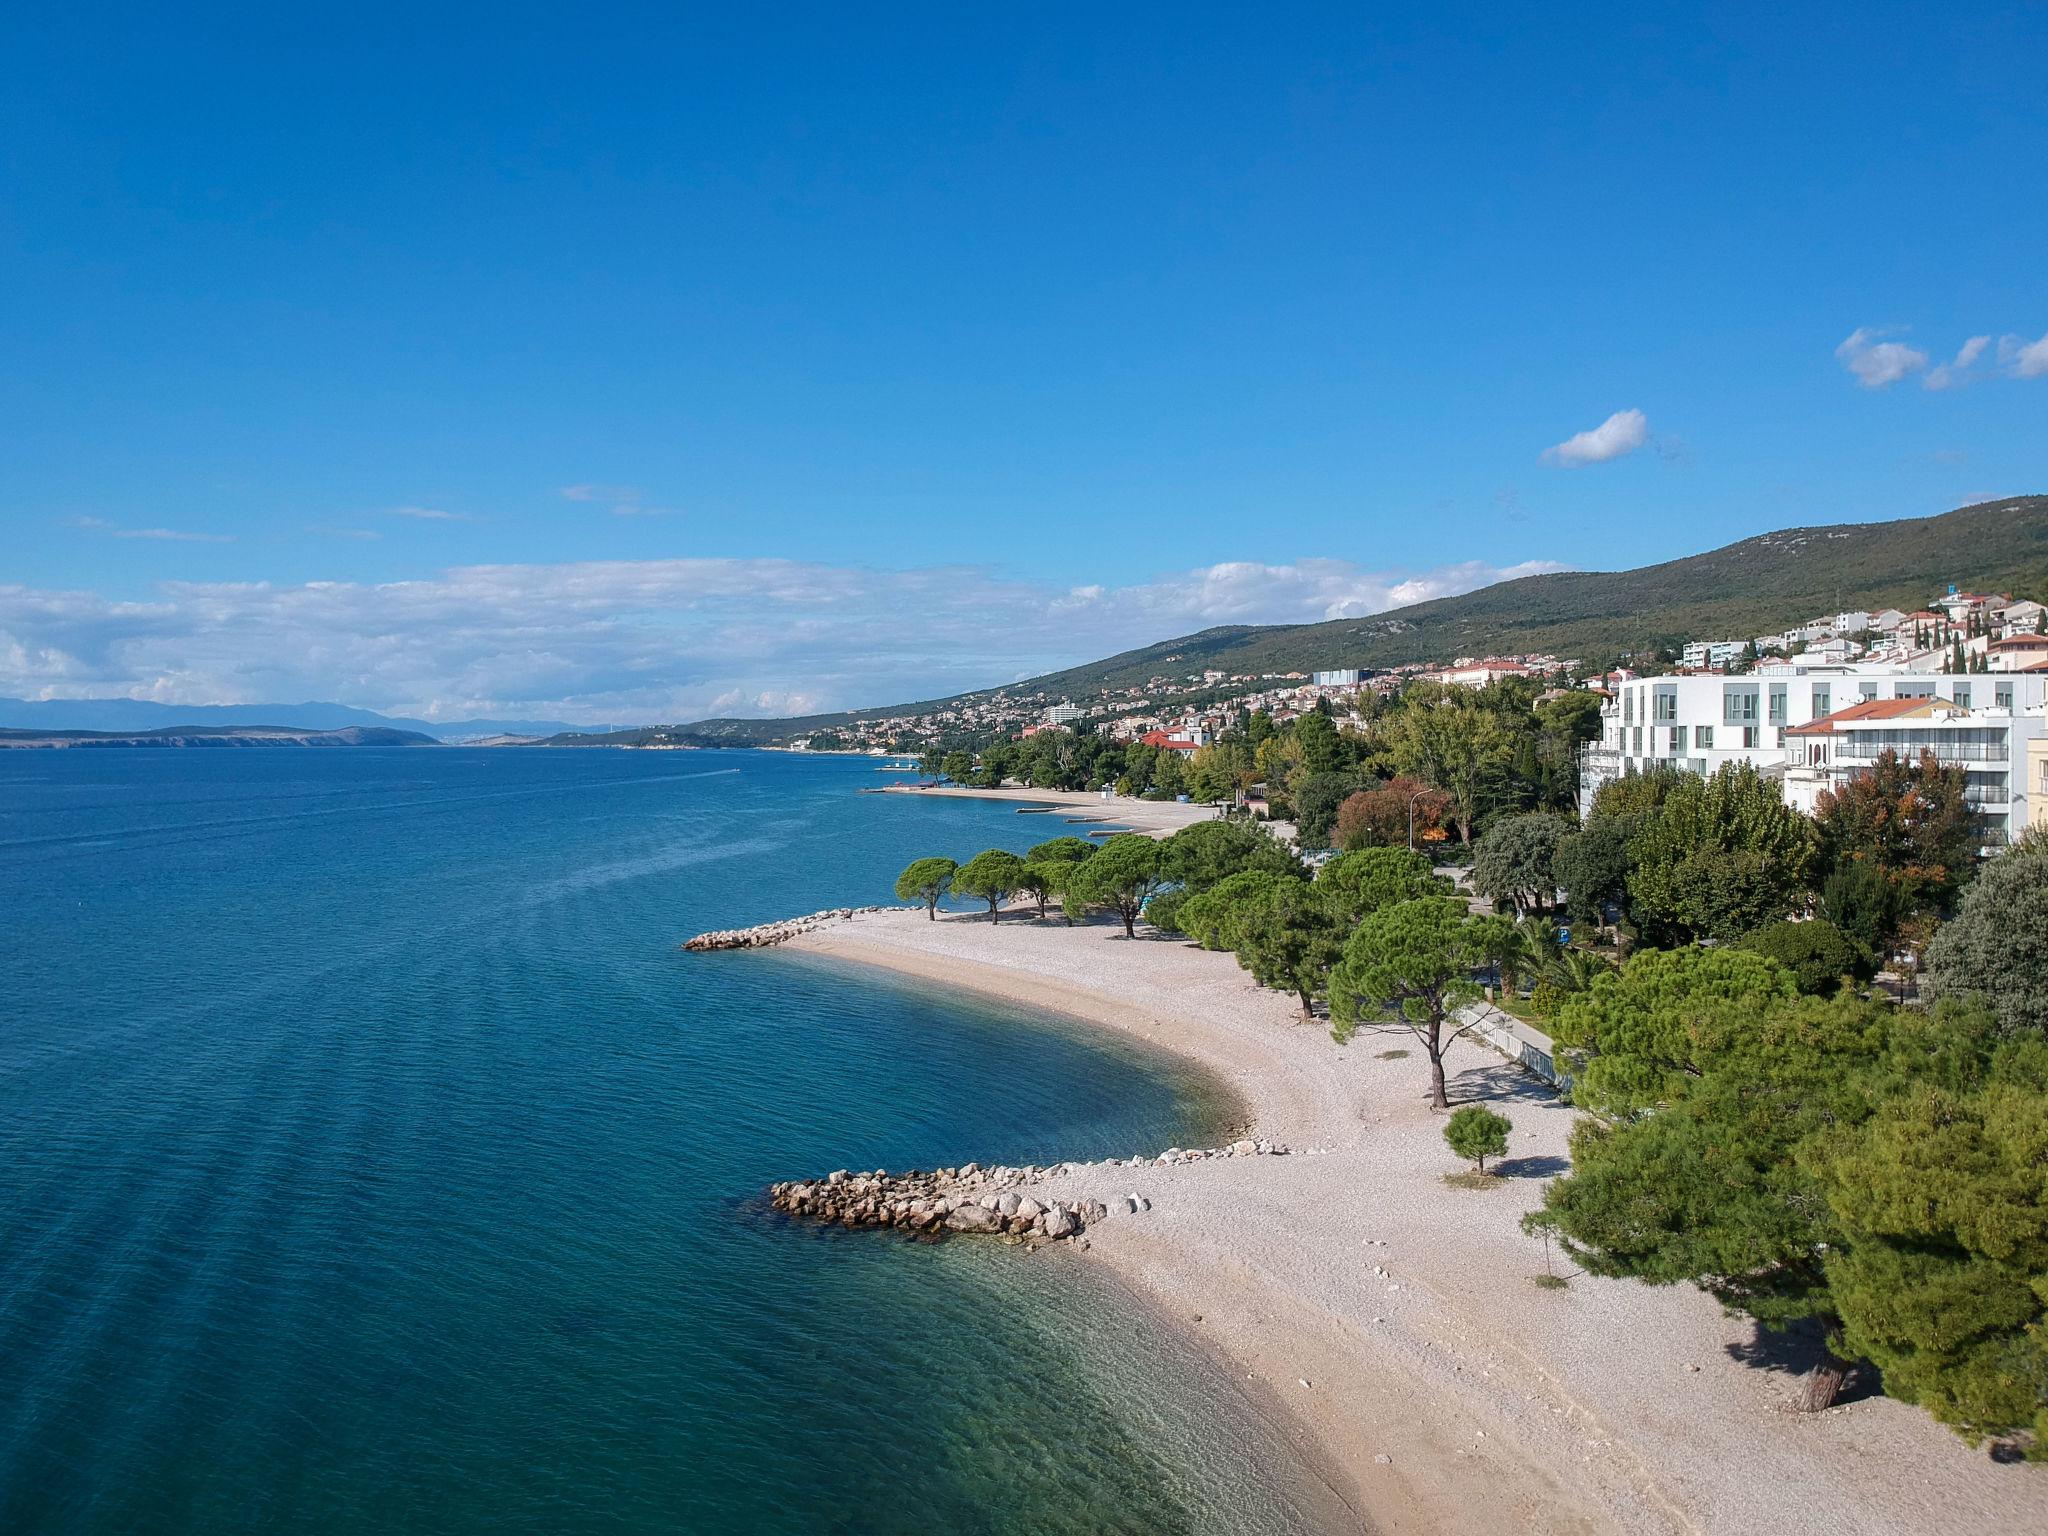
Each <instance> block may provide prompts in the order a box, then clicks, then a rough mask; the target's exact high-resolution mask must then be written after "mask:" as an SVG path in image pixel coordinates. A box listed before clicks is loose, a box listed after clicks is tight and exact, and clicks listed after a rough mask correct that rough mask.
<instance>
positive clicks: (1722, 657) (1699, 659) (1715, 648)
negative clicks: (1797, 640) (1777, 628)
mask: <svg viewBox="0 0 2048 1536" xmlns="http://www.w3.org/2000/svg"><path fill="white" fill-rule="evenodd" d="M1770 638H1772V639H1782V638H1783V637H1782V636H1775V635H1774V636H1771V637H1770ZM1748 645H1749V642H1748V641H1747V640H1695V641H1693V642H1692V643H1691V644H1689V645H1688V646H1686V648H1685V649H1684V650H1683V651H1682V652H1680V653H1679V657H1678V664H1679V665H1680V666H1682V667H1691V668H1693V669H1694V670H1695V671H1701V672H1704V671H1705V670H1706V669H1707V668H1708V667H1725V666H1727V665H1728V664H1729V663H1730V662H1731V661H1737V660H1740V659H1741V656H1742V653H1743V651H1744V650H1745V649H1747V648H1748Z"/></svg>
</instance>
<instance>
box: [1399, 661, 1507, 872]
mask: <svg viewBox="0 0 2048 1536" xmlns="http://www.w3.org/2000/svg"><path fill="white" fill-rule="evenodd" d="M1461 692H1462V690H1461ZM1381 734H1382V736H1383V739H1384V742H1385V746H1386V751H1387V754H1388V757H1389V758H1390V760H1391V761H1392V763H1393V765H1394V767H1395V768H1396V769H1397V770H1398V771H1399V772H1401V773H1406V774H1412V775H1414V776H1415V777H1416V778H1418V779H1420V780H1422V782H1424V783H1425V784H1429V785H1431V786H1433V787H1435V788H1437V789H1440V790H1442V791H1444V793H1445V795H1446V797H1447V798H1448V800H1449V803H1450V815H1451V819H1452V820H1453V821H1455V822H1456V823H1457V825H1458V833H1459V836H1460V837H1462V838H1463V839H1464V841H1466V842H1468V843H1469V842H1471V841H1472V826H1473V823H1474V822H1475V821H1477V820H1478V819H1479V817H1480V816H1481V815H1483V814H1484V813H1486V812H1487V811H1489V810H1492V809H1494V808H1495V807H1496V806H1498V805H1500V804H1501V803H1502V802H1503V801H1504V800H1505V799H1506V798H1507V793H1508V790H1507V782H1508V775H1509V770H1510V768H1511V766H1512V765H1513V762H1514V758H1515V746H1516V742H1515V736H1514V733H1513V732H1512V731H1511V730H1510V729H1509V728H1508V727H1507V726H1506V725H1505V724H1504V723H1503V722H1502V719H1501V716H1500V714H1499V713H1498V712H1497V711H1495V710H1492V709H1488V708H1487V707H1486V706H1485V705H1484V704H1481V703H1479V702H1477V701H1476V700H1473V699H1471V698H1469V697H1461V698H1452V697H1450V696H1448V695H1444V696H1440V697H1438V698H1436V699H1435V700H1434V701H1428V700H1427V696H1425V698H1424V699H1423V700H1418V701H1417V702H1414V703H1411V704H1409V705H1408V707H1406V708H1404V709H1402V710H1401V711H1400V712H1399V713H1398V714H1396V715H1394V716H1392V717H1391V718H1390V719H1389V720H1388V721H1387V722H1386V724H1385V727H1384V729H1383V731H1382V733H1381Z"/></svg>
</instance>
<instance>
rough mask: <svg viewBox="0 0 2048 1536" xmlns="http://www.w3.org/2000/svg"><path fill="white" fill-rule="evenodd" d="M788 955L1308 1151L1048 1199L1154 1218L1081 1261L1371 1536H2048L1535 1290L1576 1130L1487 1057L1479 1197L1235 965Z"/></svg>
mask: <svg viewBox="0 0 2048 1536" xmlns="http://www.w3.org/2000/svg"><path fill="white" fill-rule="evenodd" d="M927 793H929V791H927ZM985 793H992V792H985ZM1003 798H1010V796H1007V795H1006V796H1003ZM1020 798H1021V797H1020ZM1105 946H1106V947H1105ZM789 947H790V948H791V949H793V950H795V951H798V952H801V953H804V954H809V955H816V956H819V957H823V958H828V959H831V960H836V961H840V962H845V963H855V964H862V965H869V966H876V967H880V968H884V969H888V970H892V971H895V972H898V973H900V974H904V975H909V976H914V977H919V978H922V979H924V980H927V981H931V982H935V983H938V984H941V985H947V986H954V987H959V988H962V989H965V990H971V991H975V992H979V993H982V994H985V995H989V996H994V997H999V998H1003V999H1006V1000H1009V1001H1014V1002H1021V1003H1025V1004H1029V1005H1032V1006H1036V1007H1039V1008H1044V1009H1049V1010H1051V1011H1054V1012H1057V1013H1060V1014H1063V1015H1066V1016H1068V1017H1072V1018H1076V1019H1079V1020H1082V1021H1083V1022H1086V1023H1089V1024H1092V1025H1096V1026H1098V1027H1102V1028H1106V1029H1110V1030H1113V1031H1116V1032H1117V1033H1119V1034H1121V1035H1124V1036H1126V1037H1129V1038H1132V1039H1136V1040H1139V1041H1142V1042H1145V1043H1147V1044H1149V1045H1151V1046H1153V1047H1156V1048H1158V1049H1162V1050H1166V1051H1168V1052H1171V1053H1173V1054H1175V1055H1177V1056H1179V1057H1181V1058H1182V1059H1184V1060H1186V1061H1188V1062H1189V1063H1190V1064H1192V1065H1194V1066H1195V1067H1197V1068H1199V1069H1201V1070H1203V1071H1205V1072H1207V1073H1208V1074H1210V1075H1211V1076H1213V1077H1214V1078H1216V1079H1218V1080H1219V1081H1220V1082H1221V1083H1222V1084H1223V1085H1224V1086H1225V1087H1227V1088H1228V1089H1229V1091H1231V1092H1232V1093H1233V1094H1234V1095H1236V1096H1237V1098H1238V1099H1239V1100H1240V1101H1241V1103H1242V1104H1243V1105H1244V1107H1245V1109H1246V1112H1247V1114H1248V1116H1249V1119H1250V1120H1251V1122H1252V1123H1253V1124H1255V1125H1256V1127H1257V1129H1258V1133H1259V1134H1260V1135H1262V1136H1270V1137H1272V1138H1274V1139H1276V1140H1281V1141H1285V1142H1286V1143H1288V1144H1289V1145H1291V1146H1292V1147H1294V1148H1296V1149H1297V1155H1290V1156H1287V1157H1282V1158H1255V1159H1236V1160H1227V1161H1222V1162H1212V1163H1204V1164H1196V1165H1183V1166H1175V1167H1157V1168H1146V1169H1142V1170H1132V1169H1128V1168H1126V1169H1117V1170H1094V1171H1083V1172H1081V1173H1080V1174H1078V1175H1076V1176H1073V1177H1069V1178H1061V1179H1057V1180H1053V1181H1049V1182H1048V1183H1047V1185H1046V1188H1047V1190H1048V1191H1049V1192H1050V1193H1051V1194H1052V1195H1054V1196H1056V1197H1059V1198H1070V1199H1086V1198H1094V1199H1101V1200H1104V1201H1105V1202H1115V1201H1117V1200H1118V1199H1119V1198H1120V1197H1121V1196H1123V1195H1125V1194H1127V1193H1140V1194H1143V1195H1145V1196H1146V1197H1147V1199H1149V1200H1150V1202H1151V1206H1152V1208H1151V1209H1150V1210H1148V1211H1146V1212H1144V1213H1143V1214H1135V1215H1132V1214H1119V1215H1117V1216H1116V1217H1115V1218H1114V1219H1111V1220H1109V1221H1106V1222H1103V1223H1100V1224H1098V1225H1092V1226H1091V1227H1090V1228H1089V1232H1088V1237H1089V1240H1090V1241H1089V1249H1088V1253H1087V1255H1086V1261H1087V1262H1092V1263H1098V1264H1100V1265H1102V1266H1104V1267H1106V1268H1107V1269H1108V1270H1109V1271H1111V1272H1112V1273H1113V1274H1114V1275H1115V1276H1116V1278H1117V1279H1118V1281H1119V1282H1120V1283H1121V1284H1122V1285H1124V1286H1125V1287H1127V1288H1128V1289H1129V1290H1130V1291H1132V1293H1133V1294H1135V1295H1136V1296H1138V1297H1139V1298H1140V1299H1142V1300H1145V1301H1148V1302H1149V1303H1151V1305H1152V1307H1153V1308H1154V1310H1156V1311H1157V1312H1158V1314H1159V1315H1160V1317H1161V1319H1162V1322H1163V1324H1164V1325H1166V1326H1171V1327H1174V1328H1176V1329H1179V1330H1182V1331H1185V1332H1186V1333H1187V1334H1189V1335H1190V1336H1191V1337H1194V1338H1196V1339H1197V1340H1199V1341H1200V1342H1201V1343H1202V1345H1203V1346H1204V1347H1206V1348H1208V1349H1210V1350H1211V1351H1212V1352H1213V1353H1214V1354H1215V1355H1216V1356H1217V1357H1218V1358H1219V1359H1220V1360H1222V1361H1224V1362H1226V1363H1227V1364H1228V1365H1229V1366H1230V1367H1231V1370H1232V1375H1233V1377H1234V1378H1242V1384H1243V1385H1244V1386H1245V1387H1246V1389H1247V1392H1248V1394H1250V1395H1251V1396H1252V1397H1253V1398H1254V1400H1255V1401H1256V1402H1257V1403H1259V1404H1261V1405H1270V1407H1271V1408H1272V1410H1273V1411H1274V1412H1277V1413H1278V1414H1280V1415H1283V1416H1284V1418H1285V1420H1286V1421H1287V1422H1288V1423H1289V1424H1291V1425H1292V1426H1293V1429H1294V1431H1295V1433H1294V1435H1293V1436H1292V1438H1295V1439H1296V1441H1297V1443H1298V1444H1300V1445H1302V1446H1303V1447H1304V1450H1305V1453H1306V1454H1309V1457H1310V1461H1311V1464H1312V1465H1313V1466H1315V1467H1317V1468H1318V1469H1320V1470H1321V1471H1322V1472H1323V1474H1324V1476H1325V1477H1326V1478H1327V1479H1328V1480H1329V1481H1330V1484H1331V1487H1332V1489H1333V1490H1334V1491H1335V1492H1336V1493H1337V1495H1338V1496H1339V1497H1340V1498H1341V1499H1342V1500H1343V1501H1344V1502H1345V1503H1346V1504H1347V1505H1348V1506H1349V1507H1350V1508H1352V1509H1353V1510H1354V1511H1358V1512H1361V1518H1362V1519H1363V1520H1364V1521H1365V1522H1366V1523H1367V1524H1369V1526H1370V1527H1371V1528H1372V1529H1374V1530H1378V1531H1386V1532H1390V1533H1392V1532H1418V1533H1419V1532H1425V1531H1427V1532H1446V1533H1462V1532H1474V1533H1478V1532H1498V1531H1501V1530H1529V1531H1570V1532H1588V1533H1591V1532H1631V1533H1633V1532H1664V1531H1676V1532H1727V1533H1730V1536H1734V1533H1747V1532H1751V1531H1755V1530H1761V1529H1771V1530H1774V1531H1780V1532H1806V1531H1811V1532H1814V1533H1815V1536H1819V1533H1822V1532H1833V1531H1836V1530H1840V1529H1843V1528H1848V1529H1858V1530H1871V1531H1887V1530H1907V1529H1911V1530H1914V1531H1924V1532H1936V1531H1949V1530H1954V1531H1966V1530H1969V1531H1981V1530H1987V1529H2027V1528H2041V1527H2048V1479H2044V1478H2041V1477H2040V1476H2039V1475H2038V1473H2037V1472H2035V1471H2030V1470H2029V1469H2026V1468H2019V1467H2006V1466H1999V1465H1995V1464H1993V1463H1992V1462H1991V1461H1990V1460H1989V1459H1988V1458H1987V1457H1986V1456H1985V1455H1983V1454H1982V1453H1981V1452H1978V1451H1973V1450H1971V1449H1970V1448H1969V1447H1967V1446H1965V1445H1964V1444H1963V1443H1962V1442H1961V1441H1959V1440H1956V1439H1955V1438H1954V1437H1953V1436H1951V1435H1949V1433H1948V1432H1947V1431H1945V1430H1943V1429H1941V1428H1940V1427H1939V1426H1937V1425H1935V1424H1934V1423H1933V1422H1932V1421H1931V1420H1929V1419H1927V1418H1926V1417H1925V1416H1924V1415H1923V1414H1921V1413H1920V1412H1919V1410H1917V1409H1914V1408H1912V1407H1909V1406H1908V1405H1905V1404H1901V1403H1895V1402H1891V1401H1889V1400H1887V1399H1883V1398H1867V1399H1863V1400H1860V1401H1856V1402H1852V1403H1846V1404H1843V1405H1840V1406H1838V1407H1836V1408H1835V1409H1833V1410H1831V1411H1829V1412H1827V1413H1824V1414H1820V1415H1815V1416H1805V1415H1798V1414H1794V1413H1791V1412H1789V1411H1788V1410H1787V1408H1786V1406H1785V1405H1786V1404H1787V1403H1788V1402H1789V1400H1790V1398H1791V1396H1792V1394H1793V1387H1794V1379H1793V1377H1792V1376H1791V1375H1790V1374H1789V1373H1785V1372H1774V1371H1771V1370H1768V1369H1764V1368H1760V1367H1758V1366H1754V1365H1749V1364H1745V1363H1743V1362H1742V1361H1740V1360H1738V1359H1736V1358H1735V1357H1734V1353H1735V1352H1742V1351H1746V1350H1747V1349H1748V1348H1749V1346H1750V1344H1751V1341H1752V1338H1753V1334H1752V1330H1751V1328H1750V1327H1749V1325H1748V1324H1746V1323H1743V1322H1740V1321H1738V1320H1735V1319H1731V1318H1728V1317H1725V1316H1723V1315H1722V1314H1721V1312H1720V1310H1719V1308H1718V1307H1717V1306H1716V1305H1715V1304H1714V1303H1713V1302H1712V1301H1711V1300H1710V1299H1709V1298H1707V1297H1706V1296H1704V1295H1702V1294H1700V1293H1698V1292H1696V1291H1693V1290H1691V1289H1690V1288H1662V1289H1654V1288H1651V1287H1646V1286H1641V1285H1635V1284H1632V1283H1629V1282H1622V1281H1604V1280H1597V1279H1594V1278H1593V1277H1590V1276H1585V1275H1573V1276H1572V1277H1571V1279H1570V1283H1569V1285H1568V1287H1566V1288H1564V1289H1560V1290H1543V1289H1539V1288H1538V1287H1537V1286H1536V1285H1535V1284H1534V1280H1533V1277H1534V1276H1535V1275H1537V1274H1540V1273H1543V1271H1544V1266H1545V1262H1546V1260H1545V1255H1544V1252H1543V1250H1542V1248H1541V1245H1539V1244H1537V1243H1535V1242H1533V1241H1532V1240H1531V1239H1529V1238H1527V1237H1525V1236H1524V1235H1522V1233H1521V1232H1520V1230H1519V1225H1518V1223H1519V1217H1520V1215H1521V1213H1522V1212H1523V1211H1525V1210H1527V1209H1530V1208H1532V1207H1533V1206H1535V1205H1536V1204H1537V1203H1538V1202H1539V1201H1540V1198H1541V1190H1542V1186H1543V1181H1544V1179H1545V1178H1546V1177H1548V1176H1549V1175H1550V1174H1552V1173H1555V1172H1558V1171H1562V1168H1563V1166H1564V1163H1563V1156H1564V1137H1565V1133H1566V1131H1567V1130H1568V1128H1569V1125H1570V1122H1571V1118H1572V1112H1571V1111H1570V1110H1569V1109H1567V1108H1565V1107H1563V1106H1561V1105H1559V1104H1557V1103H1556V1101H1555V1100H1554V1098H1552V1097H1551V1096H1550V1095H1548V1093H1547V1092H1544V1091H1542V1090H1541V1089H1540V1085H1536V1084H1534V1083H1533V1082H1532V1081H1531V1080H1529V1079H1527V1078H1526V1077H1524V1076H1523V1075H1522V1074H1521V1073H1520V1072H1518V1071H1517V1070H1516V1069H1514V1068H1512V1067H1510V1066H1509V1065H1508V1064H1507V1063H1506V1062H1504V1061H1503V1060H1501V1059H1500V1058H1499V1057H1497V1056H1495V1055H1494V1054H1493V1053H1492V1052H1490V1051H1487V1050H1486V1049H1484V1048H1483V1047H1480V1046H1476V1045H1472V1044H1469V1043H1465V1042H1461V1043H1460V1046H1459V1047H1458V1048H1457V1049H1456V1050H1454V1052H1453V1054H1452V1056H1451V1058H1450V1063H1449V1065H1450V1067H1451V1071H1452V1075H1453V1089H1452V1091H1453V1094H1454V1096H1464V1097H1475V1098H1478V1097H1484V1098H1489V1099H1491V1100H1493V1101H1495V1102H1496V1103H1498V1104H1499V1105H1500V1107H1502V1108H1504V1109H1506V1110H1507V1112H1508V1113H1509V1114H1510V1115H1511V1117H1512V1118H1513V1120H1514V1122H1515V1130H1514V1135H1513V1138H1512V1141H1511V1149H1510V1157H1509V1159H1508V1161H1507V1163H1506V1164H1505V1165H1503V1166H1504V1171H1506V1172H1507V1173H1508V1174H1510V1175H1511V1176H1510V1177H1507V1178H1504V1179H1503V1180H1502V1181H1501V1183H1500V1184H1499V1185H1497V1186H1495V1187H1492V1188H1489V1189H1486V1190H1478V1191H1466V1190H1456V1189H1450V1188H1447V1187H1446V1186H1444V1184H1443V1183H1442V1175H1444V1174H1445V1173H1448V1172H1452V1171H1454V1170H1455V1167H1456V1160H1455V1159H1454V1158H1452V1157H1451V1155H1450V1154H1449V1152H1448V1151H1447V1150H1446V1149H1445V1148H1444V1146H1443V1144H1442V1140H1441V1135H1440V1131H1441V1125H1442V1122H1441V1120H1440V1119H1438V1118H1437V1117H1435V1116H1434V1115H1432V1114H1430V1113H1429V1111H1428V1110H1427V1108H1426V1107H1425V1106H1424V1104H1423V1102H1422V1086H1423V1085H1422V1079H1421V1075H1420V1068H1419V1067H1418V1062H1419V1060H1420V1058H1419V1056H1417V1055H1413V1054H1411V1055H1409V1056H1407V1057H1405V1058H1394V1059H1388V1058H1385V1057H1383V1056H1382V1054H1381V1053H1382V1052H1383V1051H1385V1050H1387V1049H1389V1048H1393V1049H1400V1048H1401V1047H1402V1045H1403V1042H1402V1041H1401V1040H1399V1039H1397V1038H1393V1037H1391V1036H1386V1035H1376V1034H1373V1033H1371V1032H1362V1033H1361V1034H1360V1035H1359V1037H1358V1038H1357V1039H1356V1040H1355V1041H1354V1042H1353V1043H1352V1044H1351V1045H1350V1046H1349V1047H1347V1048H1341V1049H1340V1048H1339V1047H1337V1046H1335V1045H1334V1044H1333V1043H1332V1042H1331V1041H1330V1039H1329V1038H1328V1035H1327V1033H1326V1031H1325V1030H1324V1029H1323V1028H1322V1027H1321V1026H1320V1025H1303V1024H1301V1023H1299V1022H1297V1021H1296V1020H1295V1018H1294V1013H1293V1009H1292V1007H1291V1005H1290V1004H1289V1003H1288V1002H1287V1001H1286V1000H1285V999H1282V998H1279V997H1277V996H1275V995H1274V994H1272V993H1270V992H1264V991H1261V990H1260V989H1258V988H1256V987H1255V986H1254V985H1253V984H1252V983H1251V981H1250V979H1249V978H1248V977H1247V976H1245V975H1244V974H1243V973H1242V972H1241V971H1239V969H1238V968H1237V966H1236V964H1235V963H1234V961H1233V960H1232V959H1231V958H1230V957H1229V956H1227V955H1219V954H1208V953H1204V952H1202V951H1199V950H1196V949H1193V948H1191V947H1189V946H1187V945H1184V944H1178V943H1173V942H1170V941H1165V940H1159V939H1151V940H1140V941H1138V942H1136V943H1135V944H1134V943H1131V942H1130V941H1126V940H1124V939H1122V937H1121V934H1120V930H1116V929H1114V928H1111V927H1106V926H1103V925H1096V924H1089V925H1082V926H1078V927H1072V928H1070V927H1067V926H1066V925H1065V924H1064V923H1061V922H1057V921H1051V922H1046V923H1039V922H1037V921H1035V920H1033V919H1030V918H1028V917H1026V916H1025V915H1024V914H1022V913H1019V914H1017V915H1016V916H1015V917H1014V919H1013V920H1012V921H1011V922H1008V923H1004V924H1002V925H1000V926H991V925H989V924H987V923H986V922H982V921H980V920H978V919H977V918H974V917H967V916H952V917H949V918H945V919H942V920H941V921H939V922H937V923H930V922H927V921H926V920H925V918H924V916H923V914H922V913H921V912H902V911H887V912H882V913H877V914H869V915H864V916H862V917H861V918H859V919H856V920H852V921H848V922H841V923H834V924H831V925H830V926H829V927H827V928H824V929H820V930H817V931H814V932H812V933H808V934H805V935H803V936H802V937H800V938H798V939H796V940H794V941H792V943H791V945H790V946H789ZM1130 1150H1131V1151H1132V1152H1133V1153H1136V1152H1141V1151H1158V1150H1162V1149H1157V1148H1151V1149H1147V1148H1132V1149H1130ZM1556 1267H1557V1268H1558V1269H1559V1271H1560V1272H1565V1271H1568V1269H1569V1266H1568V1265H1566V1264H1563V1263H1562V1262H1559V1263H1558V1264H1557V1265H1556Z"/></svg>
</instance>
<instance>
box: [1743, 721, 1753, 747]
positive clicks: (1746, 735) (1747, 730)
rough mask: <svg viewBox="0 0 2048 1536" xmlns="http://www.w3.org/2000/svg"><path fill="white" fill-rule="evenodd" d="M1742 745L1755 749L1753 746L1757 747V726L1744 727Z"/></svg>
mask: <svg viewBox="0 0 2048 1536" xmlns="http://www.w3.org/2000/svg"><path fill="white" fill-rule="evenodd" d="M1742 744H1743V745H1744V746H1745V747H1753V746H1755V745H1756V727H1755V726H1753V725H1745V726H1744V727H1743V728H1742Z"/></svg>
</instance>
